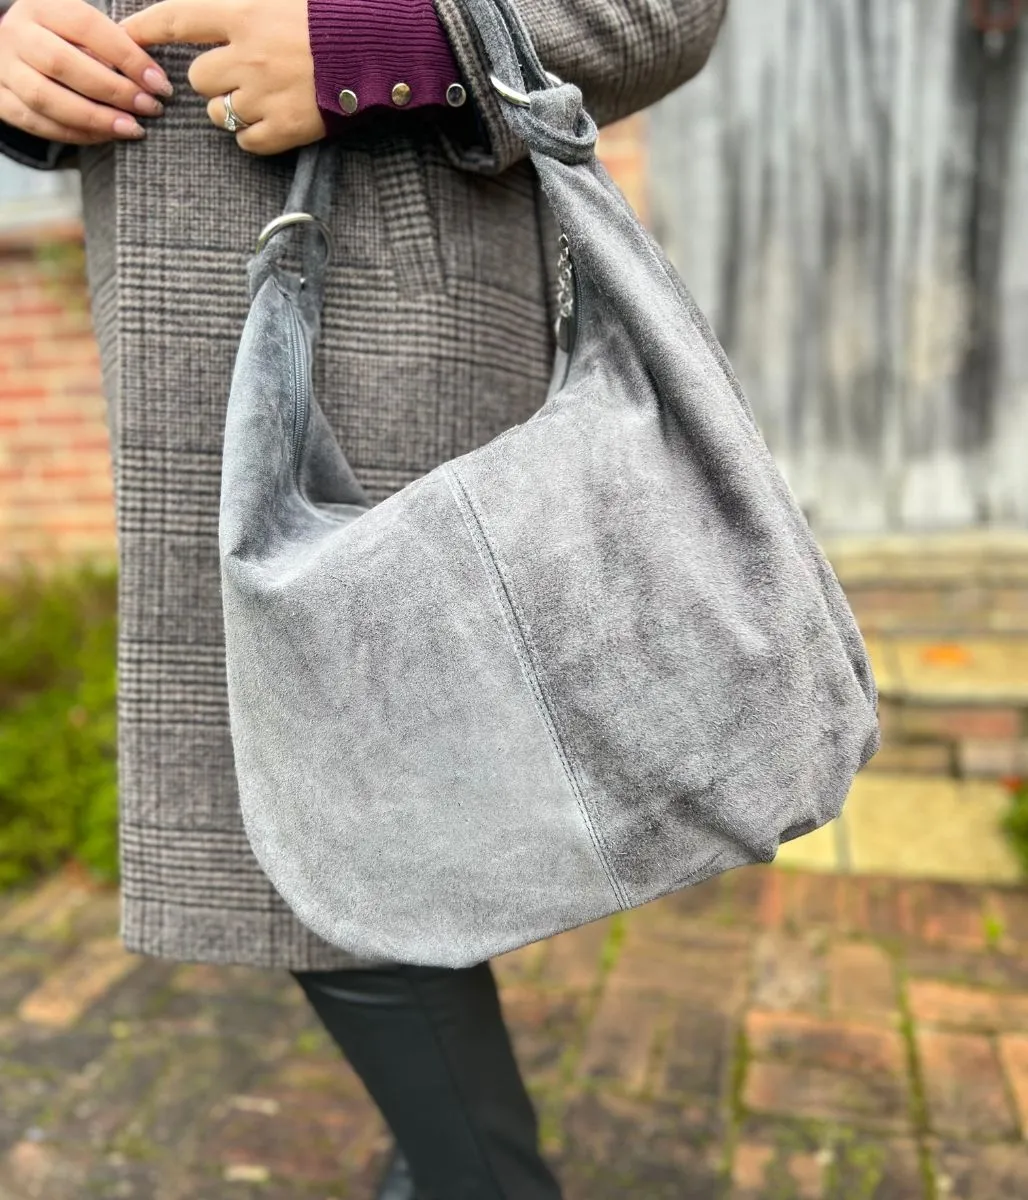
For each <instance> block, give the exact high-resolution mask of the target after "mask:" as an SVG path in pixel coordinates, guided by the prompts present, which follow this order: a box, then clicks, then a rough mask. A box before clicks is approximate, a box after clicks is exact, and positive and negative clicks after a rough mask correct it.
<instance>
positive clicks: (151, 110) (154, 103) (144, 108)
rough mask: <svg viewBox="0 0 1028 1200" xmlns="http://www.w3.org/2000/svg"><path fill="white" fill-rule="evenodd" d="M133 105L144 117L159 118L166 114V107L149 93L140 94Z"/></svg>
mask: <svg viewBox="0 0 1028 1200" xmlns="http://www.w3.org/2000/svg"><path fill="white" fill-rule="evenodd" d="M132 103H133V104H134V105H135V106H136V112H137V113H142V114H143V116H144V117H159V116H160V115H161V113H162V112H164V105H163V104H162V103H161V102H160V100H156V99H154V97H153V96H151V95H150V93H149V92H138V93H137V94H136V97H135V99H134V100H133V101H132Z"/></svg>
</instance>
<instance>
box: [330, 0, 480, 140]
mask: <svg viewBox="0 0 1028 1200" xmlns="http://www.w3.org/2000/svg"><path fill="white" fill-rule="evenodd" d="M307 19H308V26H309V30H310V39H311V52H312V54H313V55H314V82H315V87H316V89H317V96H318V108H319V109H321V113H322V116H323V117H324V118H325V124H326V125H327V126H328V128H329V130H330V131H333V130H338V129H339V128H340V127H341V125H342V124H343V123H344V122H345V121H346V119H347V116H350V115H353V114H354V113H362V112H364V111H365V109H368V108H372V107H374V106H376V105H385V106H386V107H388V108H419V107H422V106H424V105H426V104H446V103H447V99H446V89H447V88H448V87H450V85H451V84H454V83H459V82H460V72H459V69H458V67H457V62H456V59H455V58H454V56H453V51H452V49H451V48H450V42H449V39H448V38H447V36H446V32H445V30H444V29H443V26H442V24H441V22H440V20H439V17H438V16H437V14H436V10H435V5H434V4H433V2H432V0H307ZM397 84H406V85H407V88H408V89H409V92H405V91H404V89H403V88H400V89H399V91H397V92H396V95H397V96H398V97H401V98H402V97H403V96H404V95H406V96H408V97H409V98H408V99H407V101H406V103H405V104H397V103H396V100H395V99H394V89H395V88H396V85H397ZM344 91H346V92H351V93H353V95H354V96H355V97H356V107H355V108H353V110H352V112H351V113H345V112H344V109H343V105H342V103H341V101H340V93H342V92H344ZM352 103H353V101H352V100H351V104H352Z"/></svg>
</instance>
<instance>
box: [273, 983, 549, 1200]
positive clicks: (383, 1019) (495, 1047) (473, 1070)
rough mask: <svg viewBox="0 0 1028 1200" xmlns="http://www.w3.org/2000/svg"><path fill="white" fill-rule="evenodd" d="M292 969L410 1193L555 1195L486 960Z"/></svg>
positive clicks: (463, 1197)
mask: <svg viewBox="0 0 1028 1200" xmlns="http://www.w3.org/2000/svg"><path fill="white" fill-rule="evenodd" d="M296 978H297V980H298V982H299V984H300V986H301V987H302V988H303V990H304V992H306V994H307V998H308V999H309V1000H310V1002H311V1004H312V1006H313V1007H314V1011H315V1012H316V1013H317V1014H318V1016H319V1017H320V1018H321V1021H322V1023H323V1024H324V1026H325V1028H326V1029H327V1030H328V1032H329V1034H331V1036H332V1037H333V1038H334V1039H335V1041H336V1042H337V1043H338V1044H339V1046H340V1048H341V1049H342V1051H343V1053H344V1054H345V1055H346V1057H347V1059H348V1060H349V1062H350V1064H351V1065H352V1066H353V1068H354V1070H355V1071H356V1072H357V1074H358V1075H359V1076H360V1077H361V1079H362V1080H363V1081H364V1085H365V1087H366V1088H367V1089H368V1091H369V1092H370V1093H371V1096H372V1098H373V1099H374V1101H375V1103H376V1104H377V1105H378V1106H379V1108H380V1109H381V1111H382V1115H383V1116H384V1117H385V1119H386V1122H387V1124H388V1125H389V1127H390V1129H391V1130H392V1132H393V1136H394V1137H395V1138H396V1142H397V1145H398V1146H399V1149H400V1151H401V1152H402V1154H403V1155H404V1156H405V1158H406V1159H407V1162H408V1164H409V1169H410V1172H411V1175H412V1176H413V1181H414V1186H415V1188H416V1196H417V1200H560V1188H559V1187H558V1185H557V1181H556V1180H555V1179H554V1177H553V1174H552V1173H551V1172H550V1170H549V1168H548V1167H547V1166H546V1164H545V1163H544V1162H543V1160H542V1157H541V1156H540V1154H539V1149H538V1125H537V1121H536V1116H535V1112H534V1110H533V1108H532V1104H531V1101H530V1100H529V1098H528V1094H527V1093H526V1091H525V1087H524V1084H523V1083H522V1081H521V1076H520V1074H519V1072H518V1068H517V1064H516V1063H515V1061H514V1055H513V1053H512V1050H511V1044H510V1038H509V1036H508V1034H507V1029H506V1026H505V1025H504V1023H503V1017H502V1015H501V1013H500V1004H499V997H498V996H497V992H496V984H495V981H494V980H493V975H492V971H491V970H490V968H489V964H488V963H483V964H481V965H480V966H477V967H470V968H468V969H466V970H460V971H451V970H445V969H441V968H428V967H398V968H394V969H386V970H380V971H373V970H361V971H353V970H346V971H308V972H302V973H298V974H297V975H296Z"/></svg>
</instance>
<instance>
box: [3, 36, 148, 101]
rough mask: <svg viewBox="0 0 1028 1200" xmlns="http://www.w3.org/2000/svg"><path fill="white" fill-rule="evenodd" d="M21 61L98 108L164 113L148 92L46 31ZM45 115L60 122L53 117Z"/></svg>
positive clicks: (29, 48) (35, 40) (38, 37)
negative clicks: (94, 101)
mask: <svg viewBox="0 0 1028 1200" xmlns="http://www.w3.org/2000/svg"><path fill="white" fill-rule="evenodd" d="M22 61H23V62H25V63H27V64H28V66H30V67H33V68H35V70H37V71H38V72H39V73H40V74H41V75H44V76H46V77H47V78H48V79H53V80H55V81H56V82H57V83H59V84H63V85H64V87H65V88H70V89H71V91H73V92H78V93H79V95H81V96H85V97H87V98H88V99H92V100H98V101H100V102H101V103H102V104H108V105H111V106H112V107H114V108H120V109H123V110H124V111H125V112H138V113H141V114H142V115H143V116H147V117H157V116H160V114H161V113H162V112H163V111H164V107H163V105H162V104H161V103H160V101H159V100H157V99H156V98H155V97H153V96H152V95H150V93H149V92H143V91H140V90H139V86H138V84H136V83H134V82H133V81H132V80H131V79H126V78H125V77H124V76H123V75H119V74H117V73H116V72H114V71H110V70H108V69H107V68H106V67H105V66H102V65H101V64H100V63H99V62H97V60H96V59H95V58H94V57H91V56H90V55H89V54H87V53H85V52H84V51H82V50H79V49H78V47H76V46H73V45H72V44H71V43H70V42H66V41H64V39H63V38H60V37H58V36H57V34H55V33H51V32H50V31H49V30H48V29H40V30H39V31H38V36H37V37H36V38H34V39H33V40H32V42H31V43H30V44H28V45H26V46H25V49H24V51H23V53H22ZM48 115H49V116H51V117H54V118H55V119H58V120H59V119H60V118H59V117H58V116H57V114H56V113H49V114H48ZM112 119H113V118H112Z"/></svg>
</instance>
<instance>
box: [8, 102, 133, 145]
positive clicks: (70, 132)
mask: <svg viewBox="0 0 1028 1200" xmlns="http://www.w3.org/2000/svg"><path fill="white" fill-rule="evenodd" d="M0 121H5V122H6V123H7V124H8V125H13V126H15V128H17V129H23V130H24V131H25V132H26V133H31V134H34V135H35V136H36V137H41V138H45V139H46V140H47V141H51V142H66V143H67V144H69V145H72V146H93V145H96V144H97V143H98V142H106V141H109V140H110V136H111V135H110V133H106V134H104V135H101V136H97V135H95V134H92V133H89V132H87V131H85V130H82V129H70V128H68V127H67V126H66V125H61V124H59V123H58V122H56V121H51V120H50V118H49V117H41V116H40V115H39V114H38V113H35V112H33V111H32V110H31V109H30V108H28V106H27V105H26V104H25V103H24V101H22V100H19V99H18V97H17V96H15V94H14V93H13V92H12V91H10V90H9V89H8V88H4V87H0Z"/></svg>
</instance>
